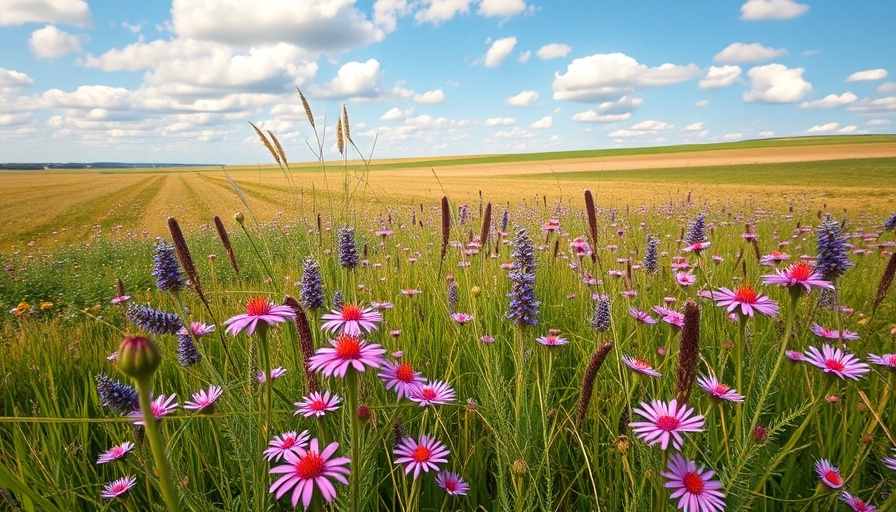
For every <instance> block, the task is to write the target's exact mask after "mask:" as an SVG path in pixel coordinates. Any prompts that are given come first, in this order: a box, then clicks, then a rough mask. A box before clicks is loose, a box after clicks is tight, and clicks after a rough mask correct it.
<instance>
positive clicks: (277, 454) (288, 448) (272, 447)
mask: <svg viewBox="0 0 896 512" xmlns="http://www.w3.org/2000/svg"><path fill="white" fill-rule="evenodd" d="M309 437H310V436H309V435H308V431H307V430H303V431H302V433H301V434H296V431H295V430H288V431H286V432H283V433H281V434H280V435H279V436H274V439H272V440H271V442H270V443H268V449H267V450H265V451H264V453H263V455H264V458H265V460H274V461H277V460H280V459H282V458H283V456H284V455H286V454H287V452H292V451H293V450H297V449H299V448H306V447H307V446H308V438H309Z"/></svg>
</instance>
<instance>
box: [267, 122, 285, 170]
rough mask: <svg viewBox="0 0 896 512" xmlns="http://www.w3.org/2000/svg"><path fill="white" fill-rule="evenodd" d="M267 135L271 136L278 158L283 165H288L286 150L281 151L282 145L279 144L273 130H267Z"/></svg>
mask: <svg viewBox="0 0 896 512" xmlns="http://www.w3.org/2000/svg"><path fill="white" fill-rule="evenodd" d="M268 135H270V136H271V140H272V141H273V142H274V147H276V148H277V154H279V155H280V160H281V161H282V162H283V165H284V166H286V167H289V163H288V162H287V161H286V152H284V151H283V146H281V145H280V141H279V140H277V136H276V135H274V132H272V131H271V130H268Z"/></svg>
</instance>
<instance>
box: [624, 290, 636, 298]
mask: <svg viewBox="0 0 896 512" xmlns="http://www.w3.org/2000/svg"><path fill="white" fill-rule="evenodd" d="M635 295H638V292H637V291H636V290H623V291H622V296H623V297H629V298H631V297H634V296H635Z"/></svg>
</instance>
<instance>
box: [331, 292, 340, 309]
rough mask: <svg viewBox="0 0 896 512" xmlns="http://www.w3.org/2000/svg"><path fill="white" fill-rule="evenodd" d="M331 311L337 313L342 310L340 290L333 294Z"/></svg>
mask: <svg viewBox="0 0 896 512" xmlns="http://www.w3.org/2000/svg"><path fill="white" fill-rule="evenodd" d="M332 309H333V311H339V310H340V309H342V290H336V291H335V292H333V306H332Z"/></svg>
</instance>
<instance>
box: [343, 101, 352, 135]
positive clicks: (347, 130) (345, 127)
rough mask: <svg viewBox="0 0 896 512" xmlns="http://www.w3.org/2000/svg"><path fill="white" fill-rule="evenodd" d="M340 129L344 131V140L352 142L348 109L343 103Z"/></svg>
mask: <svg viewBox="0 0 896 512" xmlns="http://www.w3.org/2000/svg"><path fill="white" fill-rule="evenodd" d="M342 129H343V130H344V131H345V140H347V141H349V142H352V129H351V125H350V124H349V122H348V110H346V108H345V103H343V104H342Z"/></svg>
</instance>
